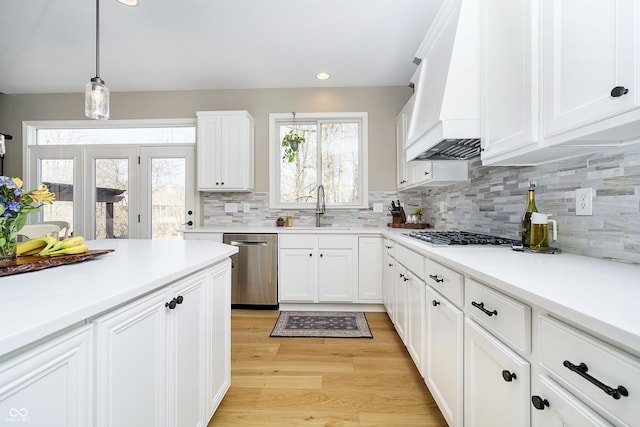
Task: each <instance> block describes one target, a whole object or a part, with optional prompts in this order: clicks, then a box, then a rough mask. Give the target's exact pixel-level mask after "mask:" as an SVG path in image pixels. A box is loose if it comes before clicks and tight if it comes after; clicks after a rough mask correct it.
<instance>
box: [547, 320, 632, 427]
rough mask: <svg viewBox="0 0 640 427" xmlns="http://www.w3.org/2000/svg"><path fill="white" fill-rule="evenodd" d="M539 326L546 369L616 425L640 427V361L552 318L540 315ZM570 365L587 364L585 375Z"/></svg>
mask: <svg viewBox="0 0 640 427" xmlns="http://www.w3.org/2000/svg"><path fill="white" fill-rule="evenodd" d="M539 326H540V327H539V341H540V364H541V365H542V366H543V367H545V368H546V369H548V370H549V372H550V373H551V374H552V375H553V376H554V377H556V378H557V379H558V381H559V382H560V383H561V384H562V385H564V386H565V387H567V388H568V389H569V390H571V391H572V392H573V393H574V394H575V395H576V396H578V397H579V398H581V399H582V400H583V401H585V402H586V403H587V404H588V405H589V406H591V407H592V408H594V409H595V410H596V411H598V412H600V413H601V414H604V415H605V417H606V418H608V419H610V420H611V421H613V424H616V425H627V426H640V410H638V408H639V407H640V360H638V359H636V358H633V357H632V356H630V355H627V354H626V353H623V352H622V351H620V350H618V349H616V348H615V347H612V346H610V345H608V344H605V343H603V342H601V341H599V340H597V339H596V338H593V337H591V336H589V335H587V334H585V333H583V332H581V331H579V330H577V329H575V328H573V327H571V326H568V325H565V324H563V323H561V322H559V321H557V320H555V319H552V318H550V317H546V316H540V317H539ZM569 364H572V365H577V366H578V367H580V365H581V364H584V365H583V366H582V368H584V367H585V366H586V372H584V370H583V373H582V374H580V373H577V372H575V371H573V370H571V369H570V367H567V366H566V365H569ZM569 366H571V365H569ZM574 369H576V368H574ZM577 369H580V368H577ZM587 376H588V377H587ZM594 381H597V382H600V386H602V387H610V390H609V392H610V393H615V392H616V391H617V392H618V393H619V395H618V396H617V397H618V398H617V399H616V398H614V397H613V396H611V395H609V394H607V392H605V391H604V390H603V389H602V388H601V387H599V386H598V385H596V384H594V383H593V382H594ZM620 387H624V388H625V389H626V391H627V393H628V395H627V396H625V395H624V394H625V391H624V390H622V389H620Z"/></svg>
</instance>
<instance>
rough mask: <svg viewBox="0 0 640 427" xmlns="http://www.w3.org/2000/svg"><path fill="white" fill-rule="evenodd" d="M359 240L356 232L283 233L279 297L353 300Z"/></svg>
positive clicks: (282, 298)
mask: <svg viewBox="0 0 640 427" xmlns="http://www.w3.org/2000/svg"><path fill="white" fill-rule="evenodd" d="M357 242H358V241H357V237H355V236H353V235H305V234H298V235H281V236H280V238H279V257H278V288H279V301H280V302H284V303H286V302H353V301H354V283H356V275H357V271H358V270H357V263H356V259H357V247H358V245H357Z"/></svg>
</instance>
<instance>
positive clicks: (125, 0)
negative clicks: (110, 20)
mask: <svg viewBox="0 0 640 427" xmlns="http://www.w3.org/2000/svg"><path fill="white" fill-rule="evenodd" d="M118 1H119V2H120V3H122V4H124V5H127V6H137V5H138V0H118Z"/></svg>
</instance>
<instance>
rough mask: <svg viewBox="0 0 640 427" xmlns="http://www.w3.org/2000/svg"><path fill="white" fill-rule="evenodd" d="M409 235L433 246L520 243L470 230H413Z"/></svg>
mask: <svg viewBox="0 0 640 427" xmlns="http://www.w3.org/2000/svg"><path fill="white" fill-rule="evenodd" d="M407 235H408V236H410V237H413V238H414V239H419V240H422V241H423V242H426V243H428V244H429V245H431V246H451V245H514V244H515V245H519V244H520V241H519V240H513V239H507V238H505V237H499V236H492V235H490V234H481V233H472V232H468V231H412V232H410V233H408V234H407Z"/></svg>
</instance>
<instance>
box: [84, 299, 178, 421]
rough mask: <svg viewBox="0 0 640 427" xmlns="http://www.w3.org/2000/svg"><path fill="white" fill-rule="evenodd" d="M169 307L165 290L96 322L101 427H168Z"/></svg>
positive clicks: (97, 413)
mask: <svg viewBox="0 0 640 427" xmlns="http://www.w3.org/2000/svg"><path fill="white" fill-rule="evenodd" d="M166 302H167V293H166V291H160V292H157V293H154V294H152V295H150V296H148V297H146V298H142V299H140V300H138V301H136V302H134V303H132V304H129V305H127V306H125V307H123V308H121V309H119V310H116V311H114V312H112V313H109V314H107V315H106V316H103V317H101V318H99V319H97V320H96V321H95V322H94V323H95V327H96V348H97V352H96V371H95V372H96V399H95V402H96V416H95V420H96V425H97V426H108V427H124V426H143V425H152V426H158V427H164V426H167V417H168V411H167V409H168V406H169V404H168V401H167V391H168V390H167V382H166V378H167V340H166V337H167V311H168V309H167V308H165V303H166Z"/></svg>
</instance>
